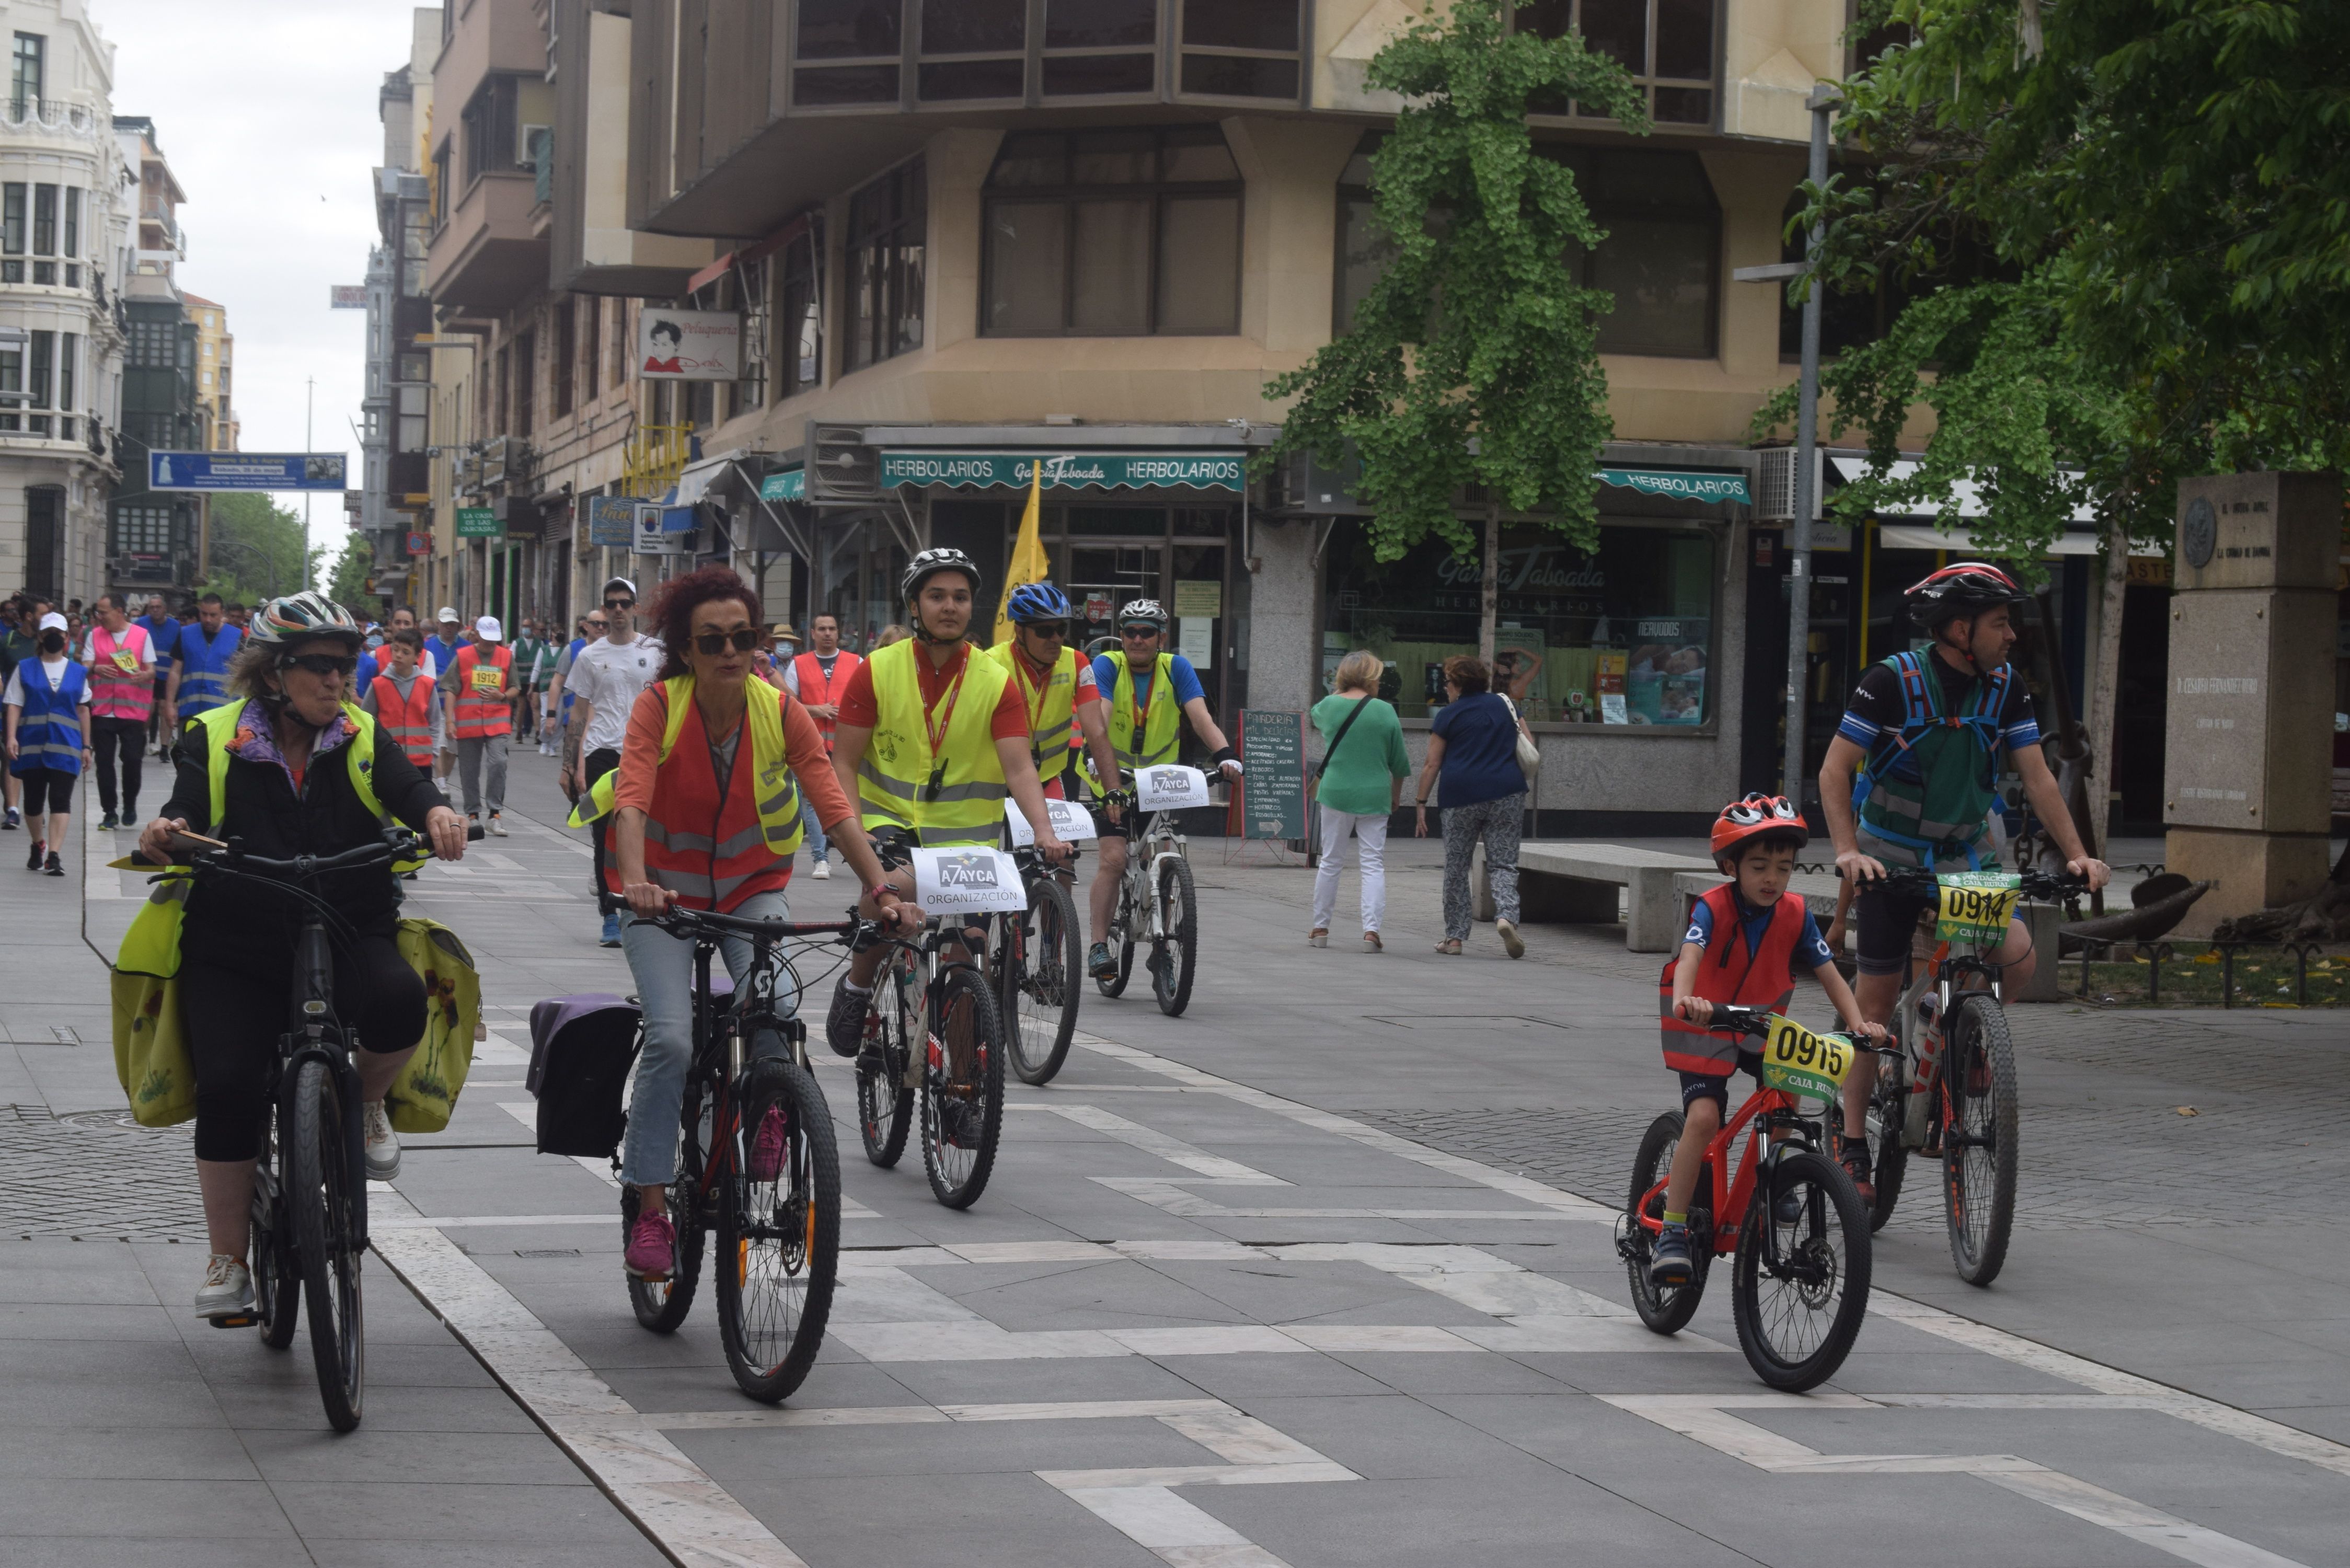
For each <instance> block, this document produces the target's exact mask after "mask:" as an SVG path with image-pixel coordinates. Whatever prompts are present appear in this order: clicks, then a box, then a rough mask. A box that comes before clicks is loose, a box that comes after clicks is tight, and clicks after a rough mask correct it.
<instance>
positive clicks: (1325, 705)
mask: <svg viewBox="0 0 2350 1568" xmlns="http://www.w3.org/2000/svg"><path fill="white" fill-rule="evenodd" d="M1386 670H1387V662H1386V660H1384V659H1380V658H1379V656H1378V654H1376V653H1373V652H1371V651H1369V650H1368V649H1359V648H1358V649H1356V650H1355V651H1354V652H1352V653H1350V654H1348V655H1347V657H1346V658H1344V659H1340V660H1339V661H1338V671H1337V675H1336V679H1335V680H1334V681H1333V684H1334V685H1335V686H1336V691H1333V692H1332V693H1331V694H1330V695H1329V696H1327V697H1325V698H1323V699H1322V701H1319V702H1316V703H1315V704H1314V712H1313V719H1314V727H1315V729H1316V730H1318V731H1319V732H1321V735H1322V761H1321V763H1320V764H1319V766H1318V767H1317V768H1316V770H1315V791H1314V799H1315V803H1316V804H1317V805H1320V806H1321V808H1322V858H1321V862H1320V864H1319V865H1318V866H1317V867H1315V874H1314V929H1312V930H1311V931H1309V932H1307V933H1306V937H1305V940H1307V941H1308V942H1310V943H1312V944H1313V945H1314V946H1315V947H1317V948H1319V947H1327V946H1328V945H1329V942H1330V921H1331V919H1332V918H1333V917H1334V916H1335V915H1336V913H1337V909H1338V873H1339V872H1340V871H1341V870H1342V869H1344V867H1345V866H1346V864H1347V838H1348V837H1349V836H1351V837H1352V838H1353V839H1354V840H1355V843H1356V845H1357V851H1356V854H1357V858H1358V859H1359V860H1360V861H1361V863H1362V883H1363V950H1364V951H1365V952H1374V953H1375V952H1378V951H1381V950H1382V949H1383V944H1382V943H1381V942H1380V940H1379V925H1380V922H1381V920H1382V919H1383V918H1384V917H1385V915H1386V913H1387V907H1388V876H1387V851H1388V817H1389V816H1390V815H1393V814H1394V812H1395V808H1396V806H1397V805H1398V804H1399V802H1401V801H1402V799H1403V784H1404V780H1406V779H1408V778H1409V777H1410V776H1411V756H1410V754H1409V753H1407V752H1406V751H1405V750H1404V746H1403V721H1402V720H1400V719H1399V718H1397V717H1396V711H1395V709H1394V708H1393V707H1392V706H1391V705H1390V704H1388V703H1387V702H1384V701H1380V699H1379V698H1378V696H1377V695H1376V693H1377V692H1378V685H1379V677H1380V676H1381V675H1382V674H1383V673H1385V672H1386Z"/></svg>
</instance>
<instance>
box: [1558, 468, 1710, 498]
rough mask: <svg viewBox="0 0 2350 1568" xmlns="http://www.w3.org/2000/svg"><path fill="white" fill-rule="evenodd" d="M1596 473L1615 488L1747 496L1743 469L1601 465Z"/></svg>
mask: <svg viewBox="0 0 2350 1568" xmlns="http://www.w3.org/2000/svg"><path fill="white" fill-rule="evenodd" d="M1595 477H1596V478H1597V479H1598V481H1599V483H1602V484H1612V485H1614V486H1616V488H1617V489H1618V490H1637V491H1638V492H1639V493H1641V494H1643V495H1667V496H1670V497H1672V498H1673V499H1674V500H1676V501H1709V502H1712V501H1737V502H1744V501H1745V500H1746V499H1747V494H1746V476H1745V475H1744V474H1742V473H1697V472H1691V471H1690V470H1688V469H1683V468H1603V469H1601V470H1600V471H1599V472H1598V473H1597V474H1596V476H1595Z"/></svg>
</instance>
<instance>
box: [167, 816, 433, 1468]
mask: <svg viewBox="0 0 2350 1568" xmlns="http://www.w3.org/2000/svg"><path fill="white" fill-rule="evenodd" d="M423 853H425V851H424V849H423V846H422V840H421V839H419V838H417V837H416V836H414V835H412V834H411V833H409V832H408V831H407V829H405V828H394V829H390V830H388V831H387V832H386V833H385V835H384V837H383V840H382V842H380V843H376V844H365V845H361V846H359V847H358V848H356V849H348V850H345V851H344V852H343V853H342V854H340V855H325V856H310V855H304V856H297V857H295V858H293V859H291V860H270V859H265V858H263V857H260V856H257V855H247V854H245V853H244V850H243V848H242V847H241V846H240V841H238V840H236V839H234V838H232V839H230V840H229V841H228V844H227V846H225V847H224V848H220V849H202V850H197V851H195V852H194V853H193V854H192V856H191V857H190V864H191V866H192V867H193V869H194V874H195V876H196V877H198V878H199V879H202V878H206V877H234V878H235V879H238V880H241V881H248V882H253V883H255V884H257V885H259V886H262V887H266V888H273V889H275V890H276V891H277V892H279V893H282V894H284V895H285V896H286V897H287V898H292V899H294V900H295V901H296V902H297V903H298V904H300V905H301V906H302V909H303V919H302V924H301V927H300V929H299V930H298V931H297V932H296V936H295V939H294V1004H293V1009H292V1012H291V1015H290V1017H289V1019H288V1022H287V1025H286V1033H284V1034H281V1035H279V1036H278V1039H277V1055H276V1061H275V1062H274V1063H273V1064H271V1068H270V1078H269V1081H268V1084H267V1085H266V1090H267V1094H266V1098H265V1102H264V1106H263V1109H262V1119H261V1148H260V1155H259V1158H258V1159H257V1160H256V1162H255V1170H254V1182H253V1221H252V1241H251V1250H250V1251H249V1252H248V1254H247V1255H248V1256H249V1257H250V1258H251V1259H252V1268H253V1298H254V1307H253V1310H252V1311H251V1312H250V1313H244V1314H235V1315H233V1316H229V1317H216V1318H214V1319H213V1320H212V1323H213V1327H214V1328H243V1327H247V1326H251V1325H255V1324H257V1325H258V1326H259V1327H260V1329H261V1338H262V1343H264V1344H265V1345H268V1346H270V1348H272V1349H274V1350H283V1349H285V1348H286V1346H287V1345H291V1344H292V1343H293V1342H294V1325H295V1323H296V1314H297V1313H298V1311H299V1310H300V1308H301V1307H302V1306H303V1305H304V1304H305V1303H307V1307H308V1311H309V1321H310V1354H311V1356H312V1358H313V1359H314V1361H315V1362H316V1363H317V1371H318V1397H319V1398H320V1400H321V1401H322V1402H324V1404H325V1405H326V1407H327V1419H328V1422H330V1423H331V1424H332V1425H333V1427H334V1428H335V1430H337V1431H338V1432H348V1431H349V1430H351V1429H352V1428H355V1427H357V1426H358V1425H359V1416H360V1410H361V1407H362V1405H363V1404H364V1403H365V1400H366V1396H367V1336H366V1324H365V1314H364V1311H363V1306H362V1299H361V1298H362V1292H361V1281H360V1266H359V1265H360V1260H361V1259H362V1257H363V1256H364V1255H365V1254H366V1252H367V1247H368V1225H367V1150H366V1145H365V1142H364V1139H363V1137H362V1134H361V1130H360V1103H361V1101H360V1094H359V1072H358V1069H357V1068H355V1067H354V1066H353V1065H352V1063H351V1053H352V1052H353V1051H355V1050H357V1049H358V1048H359V1031H358V1030H356V1029H354V1028H353V1027H351V1026H350V1025H348V1024H347V1023H344V1022H343V1020H342V1018H341V1016H340V1015H339V1014H338V1012H336V1011H335V961H334V951H333V948H332V945H331V943H330V941H329V933H330V932H333V931H340V932H343V933H345V934H348V926H347V925H346V924H345V922H344V920H343V919H342V917H341V916H340V915H339V914H338V913H337V912H336V910H335V909H334V906H333V905H331V904H329V903H328V902H327V900H326V899H325V898H322V897H320V896H319V895H318V893H317V891H316V889H315V887H314V884H315V883H316V881H317V878H318V877H320V876H321V875H323V874H325V873H327V872H330V871H348V870H351V869H353V868H355V867H365V866H381V867H385V868H386V870H387V872H389V870H390V866H391V864H392V862H393V861H394V860H396V859H399V860H405V859H410V858H412V857H417V856H420V855H421V854H423ZM156 879H157V880H161V878H160V877H159V878H156Z"/></svg>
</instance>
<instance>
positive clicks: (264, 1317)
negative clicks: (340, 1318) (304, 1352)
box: [245, 1105, 302, 1350]
mask: <svg viewBox="0 0 2350 1568" xmlns="http://www.w3.org/2000/svg"><path fill="white" fill-rule="evenodd" d="M261 1117H262V1121H261V1148H260V1158H258V1159H257V1160H256V1161H255V1164H254V1170H253V1221H252V1225H251V1227H250V1229H249V1231H247V1236H248V1240H247V1241H246V1243H245V1247H246V1251H245V1256H246V1257H247V1258H249V1259H251V1260H252V1264H253V1315H254V1322H255V1324H256V1326H258V1327H259V1328H260V1330H261V1343H262V1344H264V1345H267V1346H269V1348H270V1349H272V1350H283V1349H285V1348H286V1346H287V1345H291V1344H293V1343H294V1325H295V1324H296V1323H298V1322H299V1321H300V1320H301V1316H302V1275H301V1272H300V1271H299V1269H298V1267H297V1266H296V1264H295V1262H294V1255H293V1254H294V1249H293V1246H292V1244H291V1243H292V1241H293V1238H292V1237H290V1236H288V1235H287V1234H286V1210H285V1207H284V1205H283V1204H282V1203H281V1202H280V1201H279V1197H280V1194H281V1193H282V1192H283V1191H284V1187H283V1184H282V1183H281V1182H280V1181H279V1179H278V1175H277V1173H278V1172H279V1171H280V1170H281V1169H283V1168H285V1163H286V1161H285V1151H284V1150H283V1149H282V1148H281V1147H279V1144H278V1137H277V1133H278V1121H277V1108H276V1106H274V1105H265V1106H263V1108H262V1112H261Z"/></svg>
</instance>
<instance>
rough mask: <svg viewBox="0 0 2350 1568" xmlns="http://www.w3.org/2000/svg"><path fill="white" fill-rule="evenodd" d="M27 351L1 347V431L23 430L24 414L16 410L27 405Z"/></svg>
mask: <svg viewBox="0 0 2350 1568" xmlns="http://www.w3.org/2000/svg"><path fill="white" fill-rule="evenodd" d="M24 390H25V351H24V350H23V349H22V348H0V410H5V411H0V431H21V430H23V429H24V428H25V419H24V416H23V415H22V414H20V413H18V412H17V411H16V410H19V409H21V408H23V407H24V406H25V400H24V396H23V394H24Z"/></svg>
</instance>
